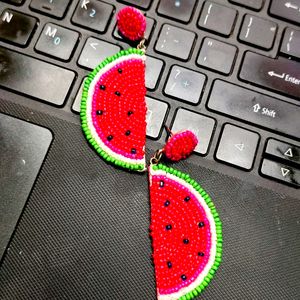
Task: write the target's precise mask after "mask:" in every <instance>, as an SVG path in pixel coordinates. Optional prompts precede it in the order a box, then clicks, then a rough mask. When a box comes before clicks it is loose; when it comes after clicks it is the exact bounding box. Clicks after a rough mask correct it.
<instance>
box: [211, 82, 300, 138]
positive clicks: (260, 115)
mask: <svg viewBox="0 0 300 300" xmlns="http://www.w3.org/2000/svg"><path fill="white" fill-rule="evenodd" d="M208 108H210V109H211V110H214V111H217V112H220V113H222V114H225V115H229V116H231V117H233V118H236V119H240V120H242V121H243V122H248V123H252V124H255V125H259V126H261V127H265V128H266V129H268V130H270V131H275V132H279V133H283V134H285V135H290V136H293V137H296V138H300V130H299V128H300V117H299V116H300V106H297V105H293V104H291V103H288V102H284V101H281V100H279V99H276V98H273V97H270V96H267V95H263V94H260V93H257V92H255V91H252V90H249V89H246V88H243V87H240V86H237V85H234V84H231V83H228V82H225V81H222V80H216V81H215V83H214V85H213V88H212V92H211V95H210V98H209V101H208Z"/></svg>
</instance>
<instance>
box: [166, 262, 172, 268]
mask: <svg viewBox="0 0 300 300" xmlns="http://www.w3.org/2000/svg"><path fill="white" fill-rule="evenodd" d="M167 266H168V268H169V269H171V268H172V263H171V262H170V261H167Z"/></svg>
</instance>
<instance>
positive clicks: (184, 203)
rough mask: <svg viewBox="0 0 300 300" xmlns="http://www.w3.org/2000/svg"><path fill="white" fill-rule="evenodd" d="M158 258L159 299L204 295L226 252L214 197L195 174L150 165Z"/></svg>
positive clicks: (155, 249) (155, 252) (154, 240)
mask: <svg viewBox="0 0 300 300" xmlns="http://www.w3.org/2000/svg"><path fill="white" fill-rule="evenodd" d="M149 180H150V203H151V226H150V232H151V237H152V246H153V260H154V265H155V276H156V286H157V298H158V300H177V299H180V300H186V299H193V298H194V297H196V296H197V295H199V294H200V293H201V292H202V291H203V290H204V289H205V287H206V286H207V285H208V283H209V282H210V281H211V279H212V278H213V276H214V274H215V272H216V270H217V269H218V267H219V265H220V263H221V258H222V243H223V240H222V224H221V221H220V218H219V215H218V213H217V211H216V208H215V206H214V204H213V202H212V201H211V199H210V197H209V196H208V195H207V194H206V192H205V191H204V190H203V189H202V188H201V186H200V185H199V184H198V183H197V182H196V181H195V180H193V179H191V178H190V177H189V175H187V174H184V173H181V172H179V171H177V170H174V169H172V168H168V167H166V166H164V165H162V164H159V165H157V166H156V165H153V166H150V167H149Z"/></svg>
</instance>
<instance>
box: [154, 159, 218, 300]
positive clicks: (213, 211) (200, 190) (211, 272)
mask: <svg viewBox="0 0 300 300" xmlns="http://www.w3.org/2000/svg"><path fill="white" fill-rule="evenodd" d="M151 168H152V169H153V170H154V171H157V170H161V171H164V172H166V173H169V174H172V175H174V176H176V177H178V178H180V179H182V180H184V181H185V182H186V183H188V184H189V185H190V186H192V187H193V189H195V191H197V192H198V193H199V194H200V195H201V197H202V198H203V199H204V201H205V203H206V204H207V206H208V207H209V209H210V211H211V214H212V216H213V218H214V221H215V226H216V237H217V243H216V245H217V248H216V257H215V260H214V264H213V266H212V267H211V268H210V270H209V272H208V275H207V276H206V277H205V278H204V279H203V281H202V282H201V283H200V285H198V287H196V288H195V289H193V290H192V291H190V292H189V293H187V294H185V295H184V296H182V297H180V298H179V299H178V300H191V299H194V298H195V297H197V296H199V295H200V293H202V291H203V290H204V289H205V288H206V287H207V286H208V284H209V283H210V281H211V280H212V279H213V277H214V275H215V273H216V271H217V269H218V268H219V266H220V264H221V262H222V247H223V237H222V222H221V220H220V217H219V214H218V213H217V211H216V207H215V205H214V203H213V202H212V200H211V198H210V196H209V195H208V194H207V193H206V192H205V191H204V189H203V188H202V187H201V186H200V184H198V183H197V182H196V181H195V180H194V179H192V178H191V177H190V176H189V175H188V174H185V173H182V172H180V171H178V170H175V169H173V168H169V167H167V166H165V165H163V164H158V165H153V166H151Z"/></svg>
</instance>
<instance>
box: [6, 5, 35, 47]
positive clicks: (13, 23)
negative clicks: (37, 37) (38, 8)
mask: <svg viewBox="0 0 300 300" xmlns="http://www.w3.org/2000/svg"><path fill="white" fill-rule="evenodd" d="M36 24H37V19H36V18H33V17H31V16H28V15H25V14H23V13H19V12H16V11H14V10H11V9H5V10H4V11H3V12H2V14H1V16H0V39H1V40H4V41H7V42H10V43H13V44H16V45H18V46H21V47H25V46H27V44H28V43H29V40H30V38H31V36H32V34H33V32H34V29H35V26H36Z"/></svg>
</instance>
